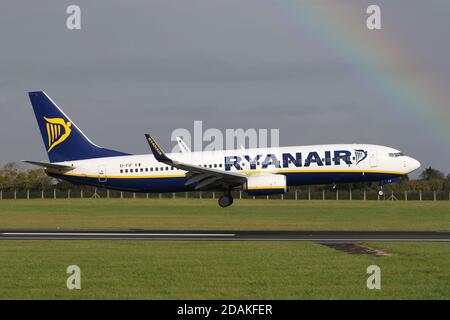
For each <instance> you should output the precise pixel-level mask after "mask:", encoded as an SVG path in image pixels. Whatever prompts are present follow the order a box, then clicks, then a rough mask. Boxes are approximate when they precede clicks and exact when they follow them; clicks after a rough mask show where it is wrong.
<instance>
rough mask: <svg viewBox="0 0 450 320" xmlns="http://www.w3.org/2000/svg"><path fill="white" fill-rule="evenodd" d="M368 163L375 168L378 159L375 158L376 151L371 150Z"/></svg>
mask: <svg viewBox="0 0 450 320" xmlns="http://www.w3.org/2000/svg"><path fill="white" fill-rule="evenodd" d="M369 163H370V166H371V167H376V166H377V165H378V157H377V151H376V150H373V151H370V153H369Z"/></svg>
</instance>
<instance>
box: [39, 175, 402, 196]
mask: <svg viewBox="0 0 450 320" xmlns="http://www.w3.org/2000/svg"><path fill="white" fill-rule="evenodd" d="M280 174H281V173H280ZM282 174H284V175H285V176H286V180H287V184H288V186H296V185H314V184H331V183H346V182H367V181H383V180H388V179H394V178H398V177H400V176H401V175H399V174H394V173H382V172H379V173H378V172H376V173H375V172H365V173H364V175H363V174H362V172H287V173H282ZM48 175H49V176H52V177H54V178H58V179H62V180H66V181H69V182H72V183H75V184H82V185H90V186H94V187H102V188H108V189H115V190H123V191H131V192H148V193H164V192H184V191H193V190H195V184H191V185H188V186H185V185H184V184H185V183H186V181H187V180H188V178H187V177H166V178H163V177H162V178H108V179H107V180H106V181H105V182H100V181H99V179H98V178H92V177H83V176H70V175H61V174H57V173H51V172H48Z"/></svg>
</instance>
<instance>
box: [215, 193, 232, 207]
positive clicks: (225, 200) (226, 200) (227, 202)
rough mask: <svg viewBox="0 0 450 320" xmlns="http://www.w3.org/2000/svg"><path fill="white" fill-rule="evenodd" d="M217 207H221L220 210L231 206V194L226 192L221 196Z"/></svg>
mask: <svg viewBox="0 0 450 320" xmlns="http://www.w3.org/2000/svg"><path fill="white" fill-rule="evenodd" d="M218 203H219V206H221V207H222V208H226V207H229V206H231V205H232V204H233V197H232V196H231V194H230V193H229V192H226V193H224V194H223V196H221V197H220V198H219V201H218Z"/></svg>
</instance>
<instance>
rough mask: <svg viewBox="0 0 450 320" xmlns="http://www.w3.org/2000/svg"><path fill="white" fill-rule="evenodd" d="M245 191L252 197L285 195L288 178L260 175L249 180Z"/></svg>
mask: <svg viewBox="0 0 450 320" xmlns="http://www.w3.org/2000/svg"><path fill="white" fill-rule="evenodd" d="M244 190H246V191H247V193H248V194H249V195H251V196H265V195H270V194H283V193H285V192H286V191H287V184H286V176H284V175H282V174H258V175H252V176H249V177H248V178H247V182H246V183H245V184H244Z"/></svg>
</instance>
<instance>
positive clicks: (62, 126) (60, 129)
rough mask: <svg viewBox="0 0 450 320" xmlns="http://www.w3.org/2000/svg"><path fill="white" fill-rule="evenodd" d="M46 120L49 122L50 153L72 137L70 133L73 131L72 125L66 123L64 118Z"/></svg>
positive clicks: (47, 126)
mask: <svg viewBox="0 0 450 320" xmlns="http://www.w3.org/2000/svg"><path fill="white" fill-rule="evenodd" d="M44 119H45V121H47V123H46V128H47V137H48V150H47V152H50V151H51V150H52V149H53V148H54V147H56V146H57V145H58V144H60V143H61V142H63V141H64V140H66V139H67V138H68V137H69V136H70V133H71V132H72V129H70V127H71V126H72V123H70V122H69V121H67V122H65V121H64V119H63V118H47V117H44Z"/></svg>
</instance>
